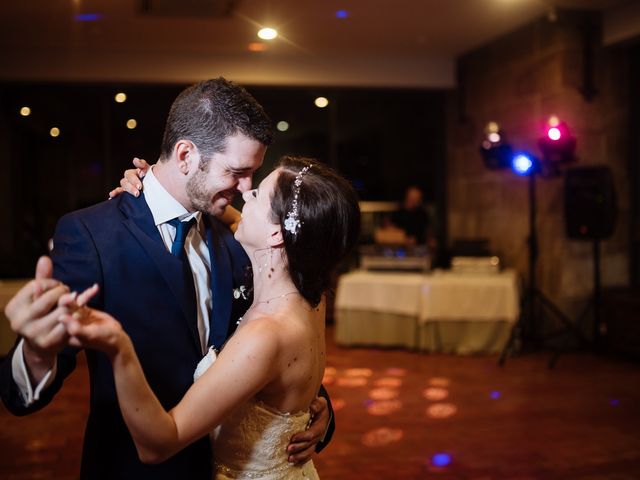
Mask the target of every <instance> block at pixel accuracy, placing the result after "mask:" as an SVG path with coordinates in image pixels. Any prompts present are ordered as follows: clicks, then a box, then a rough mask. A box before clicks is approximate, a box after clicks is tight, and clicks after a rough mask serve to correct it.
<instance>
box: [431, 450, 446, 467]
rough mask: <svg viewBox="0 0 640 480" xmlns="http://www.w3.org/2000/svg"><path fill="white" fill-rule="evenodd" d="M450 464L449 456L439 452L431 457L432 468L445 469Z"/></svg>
mask: <svg viewBox="0 0 640 480" xmlns="http://www.w3.org/2000/svg"><path fill="white" fill-rule="evenodd" d="M450 463H451V455H449V454H448V453H444V452H440V453H436V454H434V455H433V456H432V457H431V464H432V465H433V466H434V467H446V466H447V465H449V464H450Z"/></svg>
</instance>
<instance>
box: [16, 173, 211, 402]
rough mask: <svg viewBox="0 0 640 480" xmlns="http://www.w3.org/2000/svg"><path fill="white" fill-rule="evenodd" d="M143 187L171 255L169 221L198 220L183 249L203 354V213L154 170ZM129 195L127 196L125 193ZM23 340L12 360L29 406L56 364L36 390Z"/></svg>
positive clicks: (206, 262) (207, 280)
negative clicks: (190, 275)
mask: <svg viewBox="0 0 640 480" xmlns="http://www.w3.org/2000/svg"><path fill="white" fill-rule="evenodd" d="M142 183H143V185H144V197H145V200H146V201H147V205H148V206H149V209H150V210H151V214H152V216H153V220H154V223H155V225H156V227H157V228H158V231H159V232H160V236H161V237H162V241H163V242H164V245H165V247H166V248H167V250H168V251H169V252H170V251H171V246H172V245H173V240H174V239H175V236H176V229H175V228H174V227H173V226H171V225H169V224H168V223H167V222H168V221H170V220H172V219H174V218H179V219H180V221H183V222H184V221H188V220H191V219H192V218H195V219H196V222H197V223H196V225H195V226H194V227H192V228H191V230H190V231H189V234H188V235H187V238H186V239H185V243H184V248H185V250H186V253H187V259H188V261H189V265H190V266H191V272H192V273H193V283H194V286H195V289H196V301H197V305H198V310H197V312H198V334H199V335H200V348H201V350H202V354H203V355H204V353H205V352H206V350H207V344H208V342H209V329H210V323H209V312H211V307H212V296H211V288H210V285H211V258H210V255H209V248H208V247H207V244H206V241H205V233H204V232H205V228H204V222H203V221H202V214H201V213H200V212H194V213H190V212H189V211H187V209H186V208H184V207H183V206H182V204H180V202H178V201H177V200H176V199H175V198H173V197H172V196H171V194H169V192H167V190H165V188H164V187H163V186H162V185H161V184H160V182H159V181H158V179H157V178H156V177H155V175H154V174H153V167H152V168H151V169H150V170H149V172H148V173H147V175H146V176H145V177H144V179H143V181H142ZM123 195H126V194H123ZM23 345H24V339H23V340H20V343H19V344H18V346H17V348H16V349H15V351H14V354H13V357H12V358H11V368H12V374H13V379H14V381H15V382H16V385H17V386H18V390H19V391H20V393H21V395H22V398H23V400H24V403H25V405H26V406H29V405H31V404H32V403H33V402H35V401H37V400H38V399H39V398H40V393H41V392H42V391H43V390H44V389H45V388H47V387H48V386H49V385H50V384H51V383H52V382H53V380H54V378H55V376H56V370H57V363H54V366H53V368H52V369H51V370H50V371H49V372H47V373H46V375H45V376H44V377H43V378H42V380H41V381H40V383H39V384H38V385H37V386H36V388H35V389H34V388H33V386H32V385H31V380H30V379H29V374H28V372H27V366H26V363H25V361H24V354H23V350H22V348H23Z"/></svg>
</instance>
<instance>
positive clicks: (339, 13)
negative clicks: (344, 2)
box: [336, 10, 349, 18]
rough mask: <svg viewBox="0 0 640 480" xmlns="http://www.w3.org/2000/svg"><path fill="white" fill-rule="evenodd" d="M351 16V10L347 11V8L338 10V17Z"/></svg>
mask: <svg viewBox="0 0 640 480" xmlns="http://www.w3.org/2000/svg"><path fill="white" fill-rule="evenodd" d="M348 16H349V12H347V11H346V10H338V11H337V12H336V17H338V18H347V17H348Z"/></svg>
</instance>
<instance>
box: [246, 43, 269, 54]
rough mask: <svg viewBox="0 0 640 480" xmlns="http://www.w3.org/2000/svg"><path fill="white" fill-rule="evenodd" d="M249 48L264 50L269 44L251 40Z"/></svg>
mask: <svg viewBox="0 0 640 480" xmlns="http://www.w3.org/2000/svg"><path fill="white" fill-rule="evenodd" d="M247 48H248V49H249V51H250V52H264V51H265V50H266V49H267V45H266V44H264V43H262V42H251V43H250V44H249V46H248V47H247Z"/></svg>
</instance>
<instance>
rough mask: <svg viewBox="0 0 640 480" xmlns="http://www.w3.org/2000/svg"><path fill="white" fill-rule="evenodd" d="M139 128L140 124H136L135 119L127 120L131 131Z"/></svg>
mask: <svg viewBox="0 0 640 480" xmlns="http://www.w3.org/2000/svg"><path fill="white" fill-rule="evenodd" d="M137 126H138V122H136V119H135V118H130V119H129V120H127V128H128V129H129V130H133V129H134V128H136V127H137Z"/></svg>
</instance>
